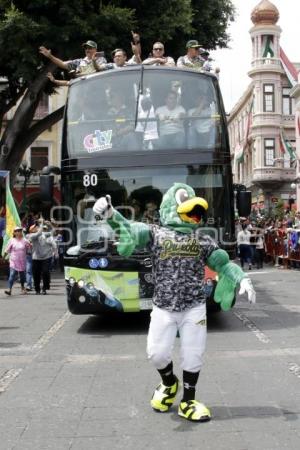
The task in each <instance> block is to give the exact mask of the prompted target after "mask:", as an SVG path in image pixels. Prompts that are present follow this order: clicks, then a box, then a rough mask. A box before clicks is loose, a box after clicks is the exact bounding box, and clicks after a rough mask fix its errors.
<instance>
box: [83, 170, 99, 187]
mask: <svg viewBox="0 0 300 450" xmlns="http://www.w3.org/2000/svg"><path fill="white" fill-rule="evenodd" d="M97 184H98V176H97V175H96V174H95V173H87V174H86V175H83V186H84V187H88V186H97Z"/></svg>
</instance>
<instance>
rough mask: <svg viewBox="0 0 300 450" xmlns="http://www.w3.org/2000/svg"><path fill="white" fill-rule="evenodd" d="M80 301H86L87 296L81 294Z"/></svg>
mask: <svg viewBox="0 0 300 450" xmlns="http://www.w3.org/2000/svg"><path fill="white" fill-rule="evenodd" d="M78 301H79V302H80V303H84V302H85V301H86V298H85V296H84V295H80V296H79V297H78Z"/></svg>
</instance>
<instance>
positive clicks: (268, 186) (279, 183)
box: [228, 0, 300, 213]
mask: <svg viewBox="0 0 300 450" xmlns="http://www.w3.org/2000/svg"><path fill="white" fill-rule="evenodd" d="M251 20H252V23H253V27H252V28H251V29H250V37H251V42H252V60H251V68H250V70H249V72H248V75H249V77H250V78H251V83H250V84H249V86H248V88H247V90H246V91H245V92H244V94H243V95H242V97H241V98H240V99H239V101H238V102H237V103H236V105H235V106H234V107H233V109H232V110H231V112H230V117H229V120H228V125H229V138H230V145H231V149H232V164H233V173H234V182H235V183H241V184H244V185H246V187H247V189H248V190H251V192H252V205H253V209H256V210H258V209H260V210H262V209H263V210H264V211H265V212H266V213H269V212H270V210H272V208H273V207H274V206H275V204H276V203H277V202H278V201H279V200H282V201H283V202H284V203H285V206H286V208H294V207H296V204H294V200H295V198H296V195H295V194H296V191H295V189H293V188H291V184H292V183H293V182H294V180H295V178H296V173H297V169H296V166H297V157H296V150H295V147H296V144H295V142H296V135H295V100H294V98H292V97H291V96H290V92H291V90H292V89H293V88H294V86H295V84H296V83H297V79H298V69H299V68H300V64H292V63H291V62H290V61H289V59H288V57H287V55H286V54H285V53H284V51H283V49H282V48H281V47H280V35H281V31H282V30H281V28H280V26H279V25H278V24H277V22H278V20H279V11H278V9H277V8H276V6H275V5H274V4H273V3H271V2H270V1H269V0H262V1H260V2H259V3H258V5H257V6H256V7H255V8H254V9H253V11H252V13H251Z"/></svg>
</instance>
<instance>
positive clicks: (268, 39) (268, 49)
mask: <svg viewBox="0 0 300 450" xmlns="http://www.w3.org/2000/svg"><path fill="white" fill-rule="evenodd" d="M268 56H269V58H273V57H274V50H273V37H272V36H264V47H263V58H267V57H268Z"/></svg>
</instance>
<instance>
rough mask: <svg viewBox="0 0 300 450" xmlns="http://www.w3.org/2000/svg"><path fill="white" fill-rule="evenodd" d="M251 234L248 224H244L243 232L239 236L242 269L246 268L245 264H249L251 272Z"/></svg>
mask: <svg viewBox="0 0 300 450" xmlns="http://www.w3.org/2000/svg"><path fill="white" fill-rule="evenodd" d="M250 237H251V233H250V231H249V230H248V228H247V224H246V223H243V224H242V230H241V231H239V233H238V235H237V245H238V250H239V255H240V260H241V267H242V268H243V267H244V263H245V262H246V263H248V264H249V266H248V267H249V270H251V269H252V252H251V244H250Z"/></svg>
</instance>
